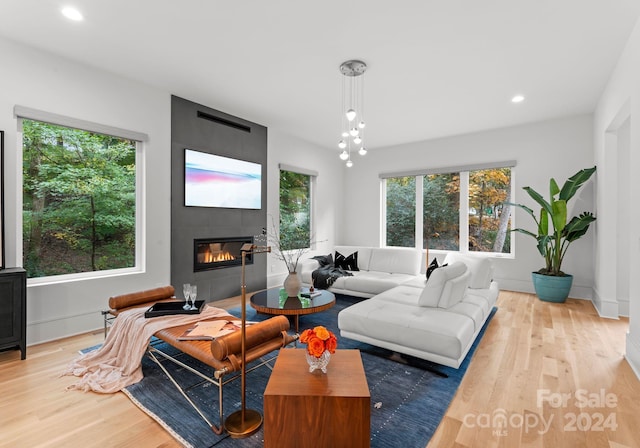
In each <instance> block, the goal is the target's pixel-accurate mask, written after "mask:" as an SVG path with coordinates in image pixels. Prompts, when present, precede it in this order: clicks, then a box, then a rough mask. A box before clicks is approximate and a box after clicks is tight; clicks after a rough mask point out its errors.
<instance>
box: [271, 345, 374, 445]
mask: <svg viewBox="0 0 640 448" xmlns="http://www.w3.org/2000/svg"><path fill="white" fill-rule="evenodd" d="M305 352H306V349H288V348H283V349H281V350H280V353H279V354H278V358H277V359H276V363H275V366H274V367H273V372H272V373H271V377H270V378H269V383H268V384H267V387H266V389H265V391H264V446H265V448H270V447H278V448H287V447H292V448H305V447H332V448H339V447H344V448H358V447H369V446H370V440H371V408H370V406H371V394H370V392H369V386H368V384H367V378H366V376H365V373H364V367H363V365H362V358H361V357H360V351H359V350H336V352H335V353H334V354H333V355H331V361H330V362H329V365H328V366H327V373H321V372H320V370H316V371H315V372H313V373H309V365H308V364H307V360H306V359H305Z"/></svg>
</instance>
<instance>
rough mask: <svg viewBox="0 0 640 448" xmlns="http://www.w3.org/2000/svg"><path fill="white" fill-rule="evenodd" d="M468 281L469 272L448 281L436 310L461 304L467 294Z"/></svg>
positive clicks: (469, 277)
mask: <svg viewBox="0 0 640 448" xmlns="http://www.w3.org/2000/svg"><path fill="white" fill-rule="evenodd" d="M470 280H471V271H469V270H467V271H466V272H465V273H464V274H462V275H460V276H458V277H455V278H452V279H449V280H448V281H447V283H445V285H444V288H443V289H442V295H441V296H440V301H439V302H438V308H451V307H452V306H453V305H455V304H456V303H459V302H461V301H462V299H463V298H464V295H465V293H466V292H467V286H469V281H470Z"/></svg>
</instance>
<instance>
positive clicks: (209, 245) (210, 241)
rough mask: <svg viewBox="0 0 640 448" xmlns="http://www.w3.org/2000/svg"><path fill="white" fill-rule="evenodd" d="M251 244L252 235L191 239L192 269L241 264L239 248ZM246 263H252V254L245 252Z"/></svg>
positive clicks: (200, 269)
mask: <svg viewBox="0 0 640 448" xmlns="http://www.w3.org/2000/svg"><path fill="white" fill-rule="evenodd" d="M245 243H251V244H253V237H250V236H238V237H226V238H199V239H195V240H193V271H194V272H198V271H207V270H210V269H221V268H229V267H232V266H240V265H241V264H242V253H241V252H240V248H241V247H242V245H243V244H245ZM245 263H246V264H253V256H252V255H251V254H247V255H246V257H245Z"/></svg>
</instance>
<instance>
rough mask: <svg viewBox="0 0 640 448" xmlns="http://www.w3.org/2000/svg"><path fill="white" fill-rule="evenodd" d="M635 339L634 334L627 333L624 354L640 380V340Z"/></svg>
mask: <svg viewBox="0 0 640 448" xmlns="http://www.w3.org/2000/svg"><path fill="white" fill-rule="evenodd" d="M634 339H635V338H634V335H633V334H631V333H627V347H626V351H625V355H624V356H625V358H626V359H627V362H628V363H629V365H630V366H631V369H632V370H633V373H635V374H636V376H637V377H638V379H639V380H640V341H635V340H634Z"/></svg>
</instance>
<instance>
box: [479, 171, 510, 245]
mask: <svg viewBox="0 0 640 448" xmlns="http://www.w3.org/2000/svg"><path fill="white" fill-rule="evenodd" d="M510 192H511V169H510V168H496V169H487V170H478V171H469V251H474V252H499V253H509V252H510V251H511V239H510V236H511V232H509V229H510V227H511V211H510V207H509V206H506V205H503V203H504V202H505V201H510Z"/></svg>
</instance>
